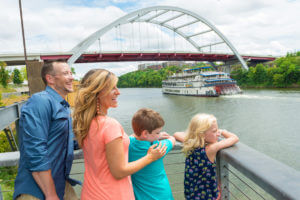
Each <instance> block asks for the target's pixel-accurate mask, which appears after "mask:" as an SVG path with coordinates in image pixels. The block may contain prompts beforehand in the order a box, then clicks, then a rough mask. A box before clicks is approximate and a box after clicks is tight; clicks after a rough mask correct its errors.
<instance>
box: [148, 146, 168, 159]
mask: <svg viewBox="0 0 300 200" xmlns="http://www.w3.org/2000/svg"><path fill="white" fill-rule="evenodd" d="M166 151H167V147H166V145H165V144H164V146H162V145H161V142H160V143H159V145H157V144H154V145H152V146H151V147H150V148H149V149H148V152H147V156H148V157H149V159H151V160H152V161H155V160H158V159H160V158H161V157H163V156H164V155H165V154H166Z"/></svg>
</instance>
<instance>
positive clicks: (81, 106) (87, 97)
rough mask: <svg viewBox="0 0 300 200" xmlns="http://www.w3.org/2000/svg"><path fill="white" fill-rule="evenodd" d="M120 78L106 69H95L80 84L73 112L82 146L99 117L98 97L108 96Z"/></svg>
mask: <svg viewBox="0 0 300 200" xmlns="http://www.w3.org/2000/svg"><path fill="white" fill-rule="evenodd" d="M117 82H118V77H117V76H116V75H114V74H113V73H111V72H109V71H107V70H105V69H96V70H95V69H93V70H90V71H89V72H87V73H86V74H85V76H84V77H83V79H82V81H81V82H80V86H79V89H78V91H77V96H76V99H75V107H74V112H73V131H74V134H75V136H76V138H77V140H78V143H79V145H80V146H82V144H83V140H84V138H85V137H86V136H87V134H88V131H89V128H90V124H91V122H92V120H93V118H94V117H95V116H96V115H97V97H98V96H99V93H100V92H101V95H102V96H105V95H106V94H108V93H109V92H110V91H111V90H112V88H113V87H115V86H116V84H117Z"/></svg>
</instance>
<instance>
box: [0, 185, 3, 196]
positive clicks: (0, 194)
mask: <svg viewBox="0 0 300 200" xmlns="http://www.w3.org/2000/svg"><path fill="white" fill-rule="evenodd" d="M0 200H3V197H2V190H1V185H0Z"/></svg>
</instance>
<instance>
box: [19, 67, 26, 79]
mask: <svg viewBox="0 0 300 200" xmlns="http://www.w3.org/2000/svg"><path fill="white" fill-rule="evenodd" d="M20 72H21V75H22V78H23V80H27V70H26V67H22V68H21V69H20Z"/></svg>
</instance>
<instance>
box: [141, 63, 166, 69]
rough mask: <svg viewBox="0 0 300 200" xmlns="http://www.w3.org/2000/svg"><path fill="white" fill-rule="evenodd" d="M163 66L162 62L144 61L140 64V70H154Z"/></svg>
mask: <svg viewBox="0 0 300 200" xmlns="http://www.w3.org/2000/svg"><path fill="white" fill-rule="evenodd" d="M161 68H163V66H162V64H161V63H157V64H156V63H144V64H139V65H138V70H145V69H154V70H160V69H161Z"/></svg>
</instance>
